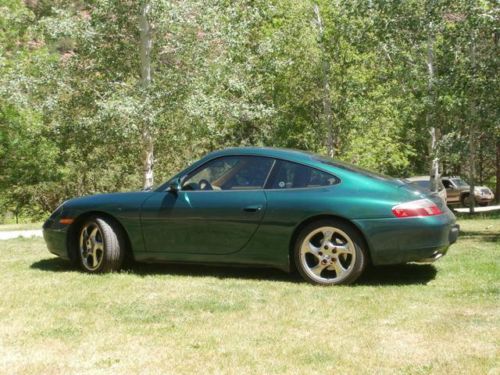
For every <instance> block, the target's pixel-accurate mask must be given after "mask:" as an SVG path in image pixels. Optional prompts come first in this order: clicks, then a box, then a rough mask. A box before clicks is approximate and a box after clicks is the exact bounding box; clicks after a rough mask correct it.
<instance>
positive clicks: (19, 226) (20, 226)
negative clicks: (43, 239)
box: [0, 222, 43, 232]
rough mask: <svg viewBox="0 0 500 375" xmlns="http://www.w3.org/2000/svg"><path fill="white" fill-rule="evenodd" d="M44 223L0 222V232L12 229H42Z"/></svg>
mask: <svg viewBox="0 0 500 375" xmlns="http://www.w3.org/2000/svg"><path fill="white" fill-rule="evenodd" d="M42 225H43V223H42V222H40V223H28V224H0V232H2V231H10V230H31V229H42Z"/></svg>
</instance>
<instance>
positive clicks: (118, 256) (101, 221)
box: [76, 216, 125, 273]
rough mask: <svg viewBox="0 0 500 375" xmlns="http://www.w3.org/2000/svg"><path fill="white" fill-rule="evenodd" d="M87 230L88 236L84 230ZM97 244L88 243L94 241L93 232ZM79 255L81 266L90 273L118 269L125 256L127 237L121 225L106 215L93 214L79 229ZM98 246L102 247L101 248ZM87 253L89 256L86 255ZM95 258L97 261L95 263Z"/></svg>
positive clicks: (77, 239)
mask: <svg viewBox="0 0 500 375" xmlns="http://www.w3.org/2000/svg"><path fill="white" fill-rule="evenodd" d="M85 230H86V232H87V237H86V236H85V233H84V231H85ZM94 230H96V234H95V235H94V242H95V244H94V245H93V246H92V245H90V248H91V249H95V250H89V251H87V250H88V249H89V247H88V246H87V245H86V243H88V242H89V241H90V242H92V239H91V237H92V233H89V232H94ZM76 241H77V246H76V248H77V256H78V260H79V263H80V267H81V269H82V270H83V271H85V272H88V273H108V272H114V271H118V270H119V269H120V268H121V266H122V263H123V260H124V257H125V238H124V234H123V233H122V229H121V227H120V226H119V225H118V224H117V223H116V222H115V221H114V220H111V219H109V218H106V217H100V216H92V217H90V218H88V219H87V220H86V221H85V222H84V223H83V225H82V226H81V227H80V230H79V231H78V236H77V238H76ZM98 248H102V250H99V249H98ZM91 253H92V254H91ZM86 254H87V256H85V255H86ZM94 259H96V260H97V261H96V262H95V263H94Z"/></svg>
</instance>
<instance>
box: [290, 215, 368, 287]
mask: <svg viewBox="0 0 500 375" xmlns="http://www.w3.org/2000/svg"><path fill="white" fill-rule="evenodd" d="M328 227H330V228H334V229H335V230H338V232H334V235H333V237H332V238H334V237H337V238H336V239H335V240H334V241H329V243H333V242H342V239H345V240H347V241H346V243H345V244H342V245H339V246H342V247H343V248H344V247H346V246H347V245H348V247H349V248H350V250H349V251H350V252H351V253H352V254H353V255H349V254H340V253H337V255H335V251H333V250H332V251H333V253H334V254H333V255H331V258H330V259H329V261H331V263H330V264H331V266H328V267H326V268H324V269H323V270H322V271H321V272H320V276H317V275H316V276H314V275H312V273H311V272H312V271H311V266H309V265H308V263H307V262H308V261H307V259H306V258H307V256H304V255H303V251H301V248H302V246H303V245H305V244H306V243H305V240H306V239H308V238H309V237H310V236H313V237H311V241H315V239H314V236H315V234H314V233H316V232H317V231H320V230H321V228H328ZM316 235H318V236H320V235H322V233H318V234H316ZM346 236H347V237H348V238H345V237H346ZM308 241H309V239H308ZM321 241H323V240H321ZM349 241H350V242H349ZM311 244H312V242H311ZM322 246H323V245H320V246H319V248H320V250H321V249H326V247H322ZM334 247H335V246H334ZM322 251H329V250H322ZM367 251H368V249H367V246H366V243H365V240H364V238H363V237H362V235H361V234H360V233H359V232H358V231H357V230H356V229H355V228H354V227H353V226H352V225H351V224H349V223H347V222H344V221H341V220H335V219H326V220H318V221H315V222H313V223H311V224H309V225H307V226H306V227H304V228H303V229H302V230H301V231H300V233H299V235H298V237H297V240H296V241H295V244H294V249H293V255H294V262H295V267H296V269H297V271H298V272H299V274H300V275H301V276H302V278H303V279H304V280H306V281H307V282H309V283H311V284H314V285H340V284H351V283H353V282H355V281H356V280H357V279H358V278H359V276H361V274H362V273H363V271H364V270H365V268H366V266H367V263H368V255H367ZM319 254H322V253H321V252H320V253H319ZM341 255H342V256H344V258H343V259H344V260H346V262H347V260H349V257H350V259H351V263H349V266H348V267H347V270H346V271H345V273H341V274H340V275H338V274H337V271H336V270H335V271H333V268H334V263H335V262H333V260H335V261H338V262H337V263H340V262H341V260H340V256H341ZM323 256H324V257H328V256H329V255H325V254H323ZM334 257H336V258H334ZM316 258H317V259H316ZM319 259H320V258H319V257H318V256H317V255H314V257H313V262H314V261H316V260H318V263H317V264H316V265H315V266H318V265H319V264H320V261H319ZM351 265H352V266H351ZM315 266H313V267H312V268H316V267H315ZM324 271H327V272H332V277H331V278H328V277H326V276H325V277H324V279H323V273H324ZM333 273H334V274H335V276H334V277H333Z"/></svg>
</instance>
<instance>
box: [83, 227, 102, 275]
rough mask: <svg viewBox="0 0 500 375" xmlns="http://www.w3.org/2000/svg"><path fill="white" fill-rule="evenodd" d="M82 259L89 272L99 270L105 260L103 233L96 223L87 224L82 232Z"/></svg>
mask: <svg viewBox="0 0 500 375" xmlns="http://www.w3.org/2000/svg"><path fill="white" fill-rule="evenodd" d="M80 257H81V260H82V264H83V266H84V267H85V268H86V269H87V270H89V271H95V270H97V269H98V268H99V266H100V265H101V263H102V260H103V258H104V242H103V237H102V232H101V230H100V229H99V227H98V225H97V224H96V223H93V222H91V223H87V224H85V226H84V227H83V228H82V230H81V232H80Z"/></svg>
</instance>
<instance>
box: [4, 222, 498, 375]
mask: <svg viewBox="0 0 500 375" xmlns="http://www.w3.org/2000/svg"><path fill="white" fill-rule="evenodd" d="M460 224H461V226H462V229H463V232H464V233H463V235H462V237H461V238H460V239H459V242H458V243H457V244H456V245H454V246H453V247H452V248H451V249H450V251H449V254H448V255H447V256H445V257H444V258H443V259H441V260H440V261H438V262H437V263H435V264H434V265H415V264H411V265H405V266H397V267H383V268H377V269H373V270H371V271H370V272H368V273H367V274H366V275H365V276H364V277H363V279H362V280H361V281H360V282H359V283H358V284H356V285H354V286H346V287H313V286H310V285H308V284H306V283H303V282H300V280H298V279H297V278H296V277H292V276H289V275H287V274H285V273H282V272H280V271H275V270H266V269H239V268H219V267H216V268H214V267H202V266H199V267H198V266H178V265H135V266H134V267H133V269H132V270H129V271H127V272H121V273H116V274H110V275H103V276H92V275H87V274H83V273H80V272H78V271H76V270H74V269H72V268H70V267H69V266H68V265H67V264H66V263H65V262H64V261H61V260H59V259H57V258H54V257H52V256H51V255H50V254H49V253H48V252H47V250H46V248H45V245H44V243H43V240H42V239H16V240H9V241H0V373H23V374H25V373H26V374H38V373H64V374H70V373H78V374H80V373H87V374H94V373H99V374H108V373H109V374H111V373H132V374H134V373H172V374H191V373H208V374H215V373H228V374H243V373H251V374H273V373H294V374H304V373H307V374H320V373H321V374H324V373H328V374H374V373H378V374H379V373H381V374H394V373H395V374H434V373H435V374H488V373H490V374H498V373H499V371H500V363H499V349H498V348H499V346H498V345H499V340H500V328H499V327H500V315H499V313H500V310H499V306H500V301H499V285H500V283H499V277H500V275H499V264H500V251H499V250H500V242H499V241H500V239H499V236H500V235H499V228H500V220H465V221H462V222H461V223H460Z"/></svg>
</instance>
